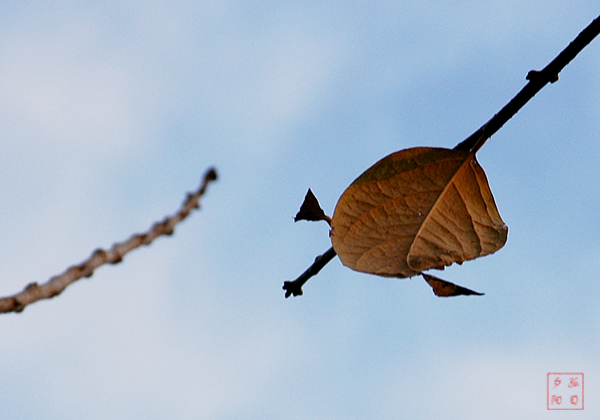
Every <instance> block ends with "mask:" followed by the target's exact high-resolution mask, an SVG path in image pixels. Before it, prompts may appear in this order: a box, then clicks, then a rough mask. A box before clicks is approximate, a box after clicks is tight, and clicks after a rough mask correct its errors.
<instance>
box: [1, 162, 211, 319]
mask: <svg viewBox="0 0 600 420" xmlns="http://www.w3.org/2000/svg"><path fill="white" fill-rule="evenodd" d="M216 179H217V172H216V171H215V170H214V169H213V168H211V169H209V170H208V171H207V172H206V174H205V175H204V178H203V180H202V184H201V185H200V187H199V188H198V190H196V191H195V192H193V193H188V195H187V197H186V199H185V201H184V202H183V204H182V205H181V208H180V209H179V211H178V212H177V213H175V214H174V215H172V216H170V217H165V218H164V219H163V220H162V221H161V222H156V223H155V224H154V225H153V226H152V227H151V228H150V230H148V231H147V232H146V233H141V234H135V235H133V236H131V237H130V238H129V239H127V240H126V241H125V242H121V243H116V244H114V245H113V246H112V248H110V249H109V250H108V251H105V250H103V249H97V250H95V251H94V252H92V255H90V257H89V258H88V259H87V260H85V261H83V262H82V263H81V264H79V265H75V266H72V267H69V268H67V270H65V271H64V272H63V273H62V274H59V275H57V276H54V277H52V278H51V279H50V280H48V281H47V282H46V283H43V284H41V285H39V284H37V283H35V282H33V283H29V284H28V285H27V286H25V289H23V291H21V292H19V293H17V294H14V295H12V296H7V297H4V298H0V313H8V312H21V311H23V309H25V307H26V306H27V305H29V304H31V303H34V302H37V301H38V300H42V299H50V298H52V297H54V296H56V295H58V294H60V293H61V292H62V291H63V290H65V289H66V288H67V286H69V285H70V284H71V283H74V282H75V281H77V280H79V279H81V278H82V277H90V276H92V274H94V270H95V269H96V268H98V267H99V266H101V265H104V264H107V263H110V264H117V263H119V262H121V261H122V260H123V257H124V256H125V254H127V253H128V252H130V251H132V250H134V249H135V248H138V247H140V246H142V245H149V244H150V243H151V242H152V241H153V240H154V239H156V238H157V237H158V236H161V235H166V236H168V235H172V234H173V231H174V229H175V226H176V225H177V224H178V223H179V222H181V221H182V220H183V219H185V218H186V217H187V216H188V215H189V214H190V212H191V211H192V210H194V209H198V208H200V204H199V200H200V197H202V196H203V195H204V192H205V191H206V188H207V187H208V184H209V183H210V182H212V181H215V180H216Z"/></svg>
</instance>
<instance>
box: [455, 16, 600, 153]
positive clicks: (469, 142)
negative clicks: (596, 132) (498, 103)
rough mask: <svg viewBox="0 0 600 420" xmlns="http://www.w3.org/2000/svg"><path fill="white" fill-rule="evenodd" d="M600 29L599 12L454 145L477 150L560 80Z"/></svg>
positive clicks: (461, 148) (463, 148) (471, 150)
mask: <svg viewBox="0 0 600 420" xmlns="http://www.w3.org/2000/svg"><path fill="white" fill-rule="evenodd" d="M598 33H600V16H598V17H597V18H596V19H594V20H593V21H592V23H590V24H589V25H588V26H587V27H586V28H585V29H584V30H583V31H581V32H580V33H579V35H577V37H576V38H575V39H574V40H573V42H571V43H570V44H569V45H567V47H566V48H565V49H564V50H562V52H561V53H560V54H558V55H557V56H556V58H555V59H554V60H552V62H550V64H548V65H547V66H546V67H544V68H543V69H542V70H541V71H536V70H531V71H530V72H529V73H527V77H526V79H527V80H529V83H527V84H526V85H525V87H523V89H521V91H520V92H519V93H517V94H516V96H515V97H514V98H512V99H511V100H510V102H509V103H507V104H506V105H505V106H504V107H503V108H502V109H501V110H500V111H498V113H497V114H496V115H494V116H493V117H492V118H491V119H490V120H489V121H488V122H486V123H485V124H483V125H482V126H481V128H479V130H477V131H476V132H474V133H473V134H471V135H470V136H469V137H468V138H467V139H466V140H464V141H463V142H461V143H459V144H458V145H456V147H455V148H454V149H456V150H464V151H467V152H477V151H478V150H479V149H480V148H481V146H483V144H484V143H485V142H486V140H487V139H489V138H490V137H492V136H493V135H494V133H496V132H497V131H498V130H500V128H501V127H502V126H503V125H504V123H506V122H507V121H508V120H509V119H511V118H512V116H513V115H515V114H516V113H517V112H519V110H520V109H521V108H522V107H523V106H524V105H525V104H526V103H527V102H528V101H529V100H530V99H531V98H533V97H534V96H535V95H536V93H538V92H539V91H540V90H542V88H543V87H544V86H546V85H547V84H548V83H554V82H556V81H557V80H558V73H560V72H561V71H562V69H563V68H565V66H566V65H567V64H569V63H570V62H571V60H573V59H574V58H575V56H577V54H579V53H580V52H581V50H583V49H584V48H585V47H586V45H588V44H589V43H590V42H592V40H593V39H594V38H595V37H596V36H597V35H598Z"/></svg>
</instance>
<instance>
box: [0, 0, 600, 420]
mask: <svg viewBox="0 0 600 420" xmlns="http://www.w3.org/2000/svg"><path fill="white" fill-rule="evenodd" d="M598 13H599V9H598V4H597V1H595V0H568V1H567V0H550V1H548V0H546V1H516V0H513V1H496V2H484V1H472V0H466V1H460V2H447V1H428V2H415V1H398V2H328V3H327V2H294V1H292V2H268V1H266V2H265V1H261V2H252V1H250V2H234V1H205V2H188V1H185V0H170V1H160V0H157V1H149V2H147V1H146V2H136V1H114V2H113V1H108V2H74V1H54V2H48V1H27V0H25V1H19V2H17V1H4V2H1V3H0V150H1V153H0V196H1V200H0V215H1V218H2V223H0V238H1V241H0V295H3V296H4V295H9V294H13V293H15V292H17V291H19V290H21V289H22V288H23V287H24V286H25V285H26V284H27V283H29V282H32V281H38V282H43V281H46V280H47V279H48V278H50V277H51V276H53V275H55V274H58V273H60V272H62V271H63V270H64V269H66V268H67V267H68V266H70V265H72V264H76V263H79V262H81V261H83V260H84V259H85V258H87V256H88V255H89V254H90V253H91V252H92V251H93V250H94V249H96V248H98V247H103V248H108V247H110V246H111V245H112V244H113V243H114V242H116V241H122V240H124V239H126V238H128V237H129V236H130V235H131V234H132V233H135V232H141V231H144V230H146V229H147V228H148V227H149V226H150V225H151V224H152V223H153V222H154V221H156V220H160V219H161V218H162V217H163V216H165V215H167V214H170V213H173V212H174V211H176V210H177V208H178V207H179V205H180V203H181V202H182V201H183V199H184V197H185V194H186V192H188V191H191V190H193V189H195V188H196V187H197V186H198V184H199V181H200V179H201V177H202V175H203V173H204V172H205V170H206V169H207V168H208V167H210V166H213V165H214V166H215V167H216V169H217V171H218V173H219V176H220V178H219V181H218V182H217V183H215V184H213V185H212V186H211V187H210V189H209V191H208V193H207V194H206V196H205V197H204V198H203V200H202V209H201V211H200V212H197V213H194V214H193V215H192V216H191V217H190V218H189V219H187V220H185V221H184V222H183V223H182V224H181V225H179V226H178V227H177V229H176V232H175V235H174V236H172V237H169V238H159V239H158V240H157V241H156V242H155V243H153V244H152V245H151V246H150V247H145V248H142V249H138V250H136V251H134V252H132V253H131V254H129V255H128V256H127V257H126V258H125V260H124V263H123V264H120V265H117V266H105V267H101V268H100V269H98V270H97V272H96V273H95V274H94V276H93V277H91V278H90V279H87V280H82V281H80V282H77V283H76V284H74V285H72V286H71V287H69V288H68V289H67V290H66V291H65V292H64V293H63V294H62V295H60V296H59V297H56V298H54V299H52V300H47V301H42V302H38V303H35V304H33V305H31V306H29V307H27V308H26V309H25V311H24V312H23V313H21V314H7V315H0V376H1V377H2V381H1V382H0V407H1V416H2V418H6V419H17V418H18V419H61V420H63V419H165V418H173V419H365V418H372V419H399V418H445V419H461V420H462V419H481V418H487V419H506V418H511V419H541V418H544V419H545V418H554V417H553V416H551V414H556V413H554V412H550V413H549V412H548V411H547V410H546V375H547V373H548V372H583V373H584V374H585V391H584V392H585V408H584V411H583V412H580V416H579V418H586V419H587V418H590V419H591V418H598V417H599V416H600V399H599V397H598V396H600V381H599V376H598V375H599V372H600V307H599V306H598V301H599V297H600V296H599V295H600V278H599V277H600V238H599V236H598V233H599V232H600V218H599V217H598V214H600V169H599V162H600V141H599V139H600V78H599V77H598V76H599V74H600V40H596V41H595V42H593V43H592V44H591V45H590V46H589V47H588V48H587V49H585V50H584V51H583V52H582V53H581V54H580V55H579V56H578V57H577V58H576V59H575V60H574V61H573V62H572V63H571V64H570V65H569V66H568V67H567V68H565V70H564V71H563V72H562V73H561V78H560V81H559V82H558V83H555V84H553V85H549V86H547V87H546V88H544V90H542V91H541V92H540V93H539V94H538V95H537V96H536V97H535V98H534V99H533V100H532V101H531V102H530V103H529V104H528V105H526V107H525V108H524V109H523V110H521V111H520V112H519V113H518V114H517V115H516V116H515V117H514V118H513V119H512V120H511V121H509V122H508V123H507V124H506V126H505V127H504V128H502V129H501V130H500V131H499V132H498V133H497V134H496V135H494V136H493V137H492V139H491V140H489V141H488V143H487V144H486V145H485V146H484V147H483V148H482V149H481V151H480V152H479V153H478V159H479V161H480V163H481V165H482V166H483V168H484V169H485V170H486V173H487V175H488V179H489V182H490V186H491V188H492V191H493V192H494V196H495V199H496V203H497V205H498V208H499V210H500V214H501V215H502V217H503V219H504V221H505V222H506V224H507V225H508V226H509V239H508V242H507V244H506V246H505V247H504V248H503V249H501V250H500V251H499V252H497V253H496V254H494V255H492V256H488V257H485V258H482V259H479V260H476V261H472V262H468V263H465V264H463V265H462V266H455V267H450V268H448V269H446V270H445V272H444V273H442V274H439V273H437V274H438V275H441V276H442V277H443V278H445V279H447V280H449V281H452V282H456V283H458V284H461V285H463V286H466V287H469V288H473V289H475V290H477V291H483V292H485V293H486V294H485V296H482V297H456V298H451V299H441V298H437V297H435V296H434V295H433V293H432V292H431V289H430V288H429V287H428V286H427V284H426V283H425V282H424V281H423V280H422V279H421V278H418V277H415V278H413V279H410V280H397V279H385V278H379V277H375V276H372V275H367V274H361V273H357V272H353V271H351V270H350V269H348V268H346V267H344V266H342V264H341V263H340V261H339V260H338V259H337V258H336V259H335V260H334V261H332V262H331V263H330V264H329V265H328V266H326V267H325V268H324V269H323V270H322V271H321V273H320V274H319V275H318V276H317V277H314V278H313V279H311V280H310V281H309V282H308V283H307V284H306V285H305V287H304V296H301V297H296V298H290V299H287V300H286V299H284V297H283V291H282V290H281V285H282V283H283V281H284V280H292V279H294V278H295V277H297V276H298V275H299V274H300V273H301V272H302V271H304V270H305V269H306V268H307V267H308V266H309V265H310V264H311V263H312V261H313V259H314V257H315V256H316V255H318V254H320V253H322V252H324V251H325V250H327V249H328V248H329V246H330V241H329V237H328V228H327V226H326V225H325V224H324V223H308V222H302V223H294V222H293V216H294V215H295V214H296V212H297V210H298V208H299V206H300V204H301V203H302V200H303V198H304V194H305V193H306V190H307V189H308V188H309V187H310V188H312V190H313V191H314V193H315V195H316V196H317V197H318V198H319V200H320V202H321V205H322V206H323V208H324V209H325V211H326V212H327V213H328V214H332V213H333V209H334V207H335V204H336V202H337V199H338V198H339V196H340V194H341V193H342V192H343V191H344V189H345V188H346V187H347V186H348V185H349V184H350V183H351V182H352V181H353V180H354V179H355V178H356V177H357V176H358V175H359V174H360V173H361V172H363V171H364V170H365V169H367V168H368V167H369V166H370V165H372V164H373V163H374V162H376V161H377V160H379V159H380V158H382V157H384V156H386V155H387V154H389V153H392V152H394V151H397V150H400V149H404V148H408V147H414V146H438V147H448V148H451V147H454V146H455V145H456V144H457V143H458V142H460V141H462V140H463V139H464V138H466V137H467V136H468V135H470V134H471V133H472V132H473V131H475V130H476V129H477V128H479V127H480V126H481V125H482V124H483V123H484V122H486V121H487V120H488V119H489V118H490V117H491V116H492V115H494V113H495V112H497V111H498V110H499V109H500V108H501V107H502V106H503V105H504V104H505V103H506V102H508V100H510V98H512V97H513V96H514V94H516V93H517V92H518V91H519V89H521V87H522V86H524V84H525V83H526V81H525V76H526V74H527V72H528V71H529V70H531V69H541V68H542V67H544V66H545V65H546V64H547V63H548V62H550V60H552V59H553V58H554V57H555V56H556V55H557V54H558V53H559V52H560V51H561V50H562V49H563V48H564V47H565V46H566V45H567V44H568V43H569V42H570V41H571V40H572V39H573V38H574V37H575V36H576V35H577V34H578V33H579V32H580V31H581V30H582V29H583V28H584V27H585V26H587V25H588V24H589V23H590V22H591V21H592V20H593V19H594V18H595V17H597V16H598ZM433 274H436V273H435V272H434V273H433ZM563 414H564V413H563Z"/></svg>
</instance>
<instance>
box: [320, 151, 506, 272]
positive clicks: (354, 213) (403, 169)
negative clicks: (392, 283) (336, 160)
mask: <svg viewBox="0 0 600 420" xmlns="http://www.w3.org/2000/svg"><path fill="white" fill-rule="evenodd" d="M507 234H508V228H507V227H506V225H505V224H504V222H503V221H502V219H501V217H500V214H499V213H498V209H497V208H496V203H495V202H494V198H493V196H492V192H491V190H490V187H489V185H488V182H487V178H486V176H485V172H484V171H483V169H482V168H481V166H480V165H479V163H478V162H477V160H476V159H475V154H474V153H470V152H464V151H459V150H451V149H442V148H427V147H418V148H412V149H406V150H402V151H399V152H396V153H393V154H391V155H389V156H387V157H385V158H383V159H382V160H380V161H379V162H377V163H376V164H375V165H373V166H372V167H371V168H369V169H368V170H367V171H365V172H364V173H363V174H362V175H361V176H359V177H358V178H357V179H356V180H355V181H354V182H353V183H352V184H351V185H350V186H349V187H348V189H346V191H345V192H344V193H343V194H342V196H341V197H340V199H339V201H338V203H337V205H336V208H335V212H334V215H333V219H332V229H331V242H332V244H333V248H334V250H335V252H336V253H337V254H338V255H339V257H340V259H341V261H342V263H343V264H344V265H346V266H348V267H350V268H351V269H353V270H357V271H362V272H366V273H371V274H377V275H381V276H387V277H412V276H414V275H416V274H421V273H422V272H423V271H425V270H428V269H431V268H437V269H443V268H444V267H445V266H448V265H451V264H452V263H454V262H456V263H459V264H461V263H462V262H463V261H467V260H472V259H474V258H477V257H481V256H484V255H488V254H492V253H494V252H496V251H497V250H499V249H500V248H502V246H504V244H505V243H506V239H507Z"/></svg>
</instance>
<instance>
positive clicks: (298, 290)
mask: <svg viewBox="0 0 600 420" xmlns="http://www.w3.org/2000/svg"><path fill="white" fill-rule="evenodd" d="M336 255H337V254H336V253H335V251H334V250H333V247H331V248H329V249H328V250H327V252H325V253H324V254H323V255H319V256H318V257H317V258H315V262H314V263H313V264H312V265H311V266H310V267H308V269H307V270H306V271H305V272H304V273H302V274H301V275H300V277H298V278H297V279H296V280H294V281H284V282H283V290H285V297H286V298H289V297H290V296H291V295H294V296H300V295H302V286H304V283H306V282H307V281H308V279H310V278H311V277H312V276H315V275H317V273H319V271H321V268H323V267H325V265H326V264H327V263H328V262H329V261H331V260H332V259H333V257H335V256H336Z"/></svg>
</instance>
